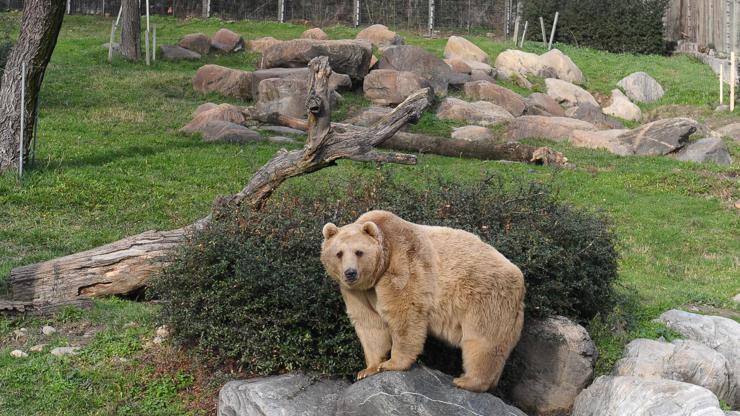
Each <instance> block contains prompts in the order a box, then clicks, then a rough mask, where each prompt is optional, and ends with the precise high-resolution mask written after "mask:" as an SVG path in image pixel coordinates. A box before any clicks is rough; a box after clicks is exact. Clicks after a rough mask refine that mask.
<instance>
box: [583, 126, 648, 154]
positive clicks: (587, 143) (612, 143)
mask: <svg viewBox="0 0 740 416" xmlns="http://www.w3.org/2000/svg"><path fill="white" fill-rule="evenodd" d="M628 131H629V130H628V129H614V130H598V131H592V130H574V131H573V133H572V134H571V136H570V140H569V142H570V144H572V145H573V146H575V147H585V148H587V149H603V150H608V151H609V152H611V153H614V154H615V155H619V156H628V155H633V154H635V151H634V149H633V148H632V146H630V145H626V144H624V143H622V142H621V141H620V140H618V139H617V137H619V136H621V135H622V134H624V133H626V132H628Z"/></svg>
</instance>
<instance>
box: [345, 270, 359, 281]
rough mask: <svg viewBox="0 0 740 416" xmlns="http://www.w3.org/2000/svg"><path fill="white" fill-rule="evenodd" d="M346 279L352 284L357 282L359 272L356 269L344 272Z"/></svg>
mask: <svg viewBox="0 0 740 416" xmlns="http://www.w3.org/2000/svg"><path fill="white" fill-rule="evenodd" d="M344 277H346V278H347V281H348V282H350V283H352V282H354V281H355V280H357V270H355V269H347V270H345V271H344Z"/></svg>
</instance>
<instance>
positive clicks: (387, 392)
mask: <svg viewBox="0 0 740 416" xmlns="http://www.w3.org/2000/svg"><path fill="white" fill-rule="evenodd" d="M324 414H325V415H330V414H332V413H329V412H326V413H324ZM350 415H352V416H356V415H362V416H387V415H430V416H432V415H444V416H463V415H464V416H471V415H486V416H504V415H505V416H526V415H525V414H524V412H522V411H521V410H519V409H517V408H515V407H513V406H509V405H507V404H505V403H504V402H503V401H502V400H501V399H499V398H497V397H496V396H494V395H492V394H490V393H473V392H470V391H467V390H463V389H459V388H456V387H455V386H454V385H453V384H452V377H451V376H448V375H446V374H443V373H441V372H439V371H436V370H431V369H429V368H426V367H422V366H418V365H417V366H414V367H412V368H411V369H410V370H408V371H388V372H383V373H380V374H377V375H374V376H372V377H368V378H365V379H363V380H361V381H358V382H356V383H355V384H353V385H352V386H350V387H349V388H348V389H346V390H345V391H344V392H343V393H342V394H341V397H340V398H339V400H338V402H337V410H336V416H350Z"/></svg>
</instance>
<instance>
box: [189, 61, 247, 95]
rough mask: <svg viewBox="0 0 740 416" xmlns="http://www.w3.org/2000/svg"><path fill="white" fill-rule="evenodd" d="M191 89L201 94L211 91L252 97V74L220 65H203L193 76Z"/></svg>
mask: <svg viewBox="0 0 740 416" xmlns="http://www.w3.org/2000/svg"><path fill="white" fill-rule="evenodd" d="M193 89H194V90H195V91H198V92H199V93H201V94H208V93H211V92H215V93H218V94H220V95H223V96H224V97H234V98H239V99H242V100H249V99H251V98H252V74H251V73H250V72H247V71H242V70H240V69H231V68H227V67H225V66H220V65H212V64H209V65H203V66H202V67H200V68H198V71H197V72H196V73H195V76H194V77H193Z"/></svg>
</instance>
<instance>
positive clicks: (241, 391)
mask: <svg viewBox="0 0 740 416" xmlns="http://www.w3.org/2000/svg"><path fill="white" fill-rule="evenodd" d="M348 385H349V382H347V381H345V380H329V379H322V378H320V376H315V375H306V374H301V373H294V374H285V375H280V376H275V377H263V378H256V379H251V380H243V381H241V380H240V381H230V382H228V383H226V385H224V387H223V388H221V391H220V393H219V395H218V416H288V415H291V416H292V415H295V416H324V415H333V414H334V411H335V409H336V401H337V399H338V398H339V396H340V395H341V394H342V391H344V390H345V389H346V388H347V386H348Z"/></svg>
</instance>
